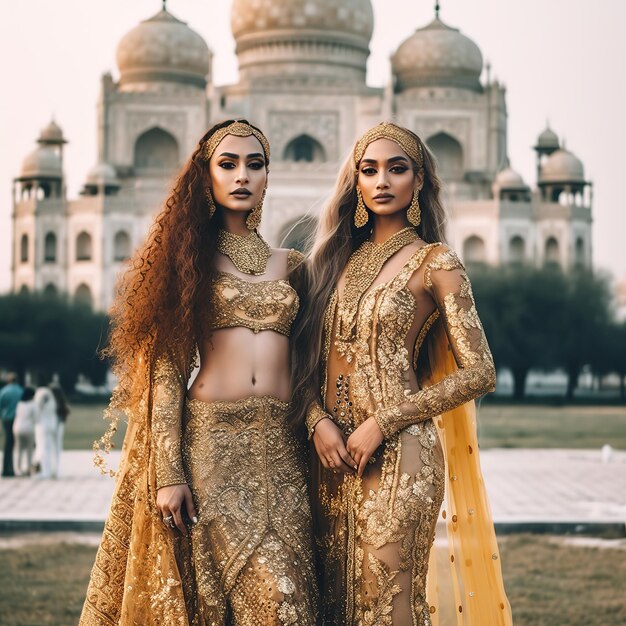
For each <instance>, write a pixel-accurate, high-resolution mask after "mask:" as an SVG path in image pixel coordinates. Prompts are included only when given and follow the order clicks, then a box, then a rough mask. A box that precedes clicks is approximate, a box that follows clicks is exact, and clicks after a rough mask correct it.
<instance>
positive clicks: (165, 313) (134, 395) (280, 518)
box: [80, 120, 317, 626]
mask: <svg viewBox="0 0 626 626" xmlns="http://www.w3.org/2000/svg"><path fill="white" fill-rule="evenodd" d="M269 159H270V149H269V144H268V142H267V139H266V138H265V136H264V135H263V134H262V133H261V131H260V130H259V129H258V128H256V127H254V126H252V125H250V124H249V123H248V122H247V121H245V120H239V121H235V120H230V121H227V122H224V123H222V124H217V125H216V126H214V127H213V128H212V129H211V130H210V131H209V132H207V133H206V135H204V137H202V139H201V140H200V143H199V145H198V147H197V148H196V150H195V151H194V153H193V154H192V155H191V158H190V159H189V161H188V163H187V164H186V165H185V166H184V168H183V170H182V172H181V174H180V176H179V178H178V181H177V182H176V184H175V186H174V190H173V192H172V194H171V196H170V197H169V199H168V200H167V202H166V205H165V208H164V209H163V211H162V212H161V213H160V214H159V215H158V216H157V218H156V220H155V224H154V226H153V228H152V230H151V232H150V234H149V236H148V239H147V242H146V244H145V245H144V246H143V248H142V249H141V250H139V251H138V252H137V254H136V255H135V257H134V261H133V263H132V266H131V269H130V271H129V272H128V273H127V274H126V276H125V277H124V280H123V283H122V286H121V290H120V293H119V295H118V297H117V300H116V302H115V304H114V306H113V311H112V315H113V325H114V328H113V331H112V335H111V342H110V345H109V347H108V349H107V351H106V352H107V354H108V355H110V356H111V357H113V360H114V372H115V374H116V375H117V377H118V379H119V385H118V387H117V388H116V390H115V392H114V395H113V398H112V400H111V404H110V406H109V409H108V415H109V417H111V419H112V420H113V423H112V427H111V429H110V431H109V433H108V434H107V435H105V437H104V438H103V440H102V441H101V442H100V443H101V444H103V445H104V447H105V448H108V447H110V441H111V436H112V433H113V432H114V431H115V428H116V424H117V420H118V419H119V418H120V416H121V414H126V415H127V416H128V421H129V424H128V430H127V434H126V437H125V440H124V446H123V450H122V462H121V464H120V470H119V472H118V478H117V484H116V490H115V494H114V497H113V502H112V505H111V511H110V514H109V517H108V519H107V522H106V525H105V531H104V535H103V538H102V543H101V546H100V549H99V551H98V554H97V557H96V563H95V565H94V568H93V571H92V575H91V581H90V584H89V589H88V592H87V599H86V601H85V605H84V608H83V613H82V616H81V621H80V624H81V626H92V625H93V626H95V625H98V626H100V625H104V624H124V625H126V624H127V625H129V626H130V625H131V624H133V625H135V624H137V625H139V624H141V625H142V626H152V625H153V626H157V625H160V626H162V625H165V624H167V625H168V626H169V625H180V626H218V625H219V626H225V625H226V624H228V625H231V626H252V625H256V624H263V625H266V624H267V625H273V624H275V625H277V626H278V625H279V624H298V625H301V626H307V625H313V624H315V617H316V604H317V595H316V593H317V592H316V582H315V572H314V567H313V559H312V546H311V545H310V541H311V527H310V510H309V502H308V496H307V487H306V480H305V467H304V458H305V455H304V453H303V450H302V442H301V441H300V440H299V439H298V437H297V436H296V435H295V434H294V432H293V430H292V429H291V428H290V427H289V425H288V423H287V419H286V416H287V411H288V408H289V404H288V403H289V400H290V378H289V373H290V365H289V349H290V348H289V335H290V331H291V326H292V323H293V321H294V319H295V317H296V315H297V313H298V308H299V296H298V291H297V289H298V287H299V283H298V281H299V279H300V275H301V271H302V267H301V262H302V256H301V255H300V254H299V253H298V252H296V251H294V250H289V251H288V250H274V249H271V248H270V247H269V246H268V245H267V243H265V241H264V240H263V239H262V238H261V236H260V235H259V234H258V232H257V230H256V229H257V227H258V225H259V222H260V218H261V208H262V203H263V198H264V196H265V189H266V187H267V177H268V165H269ZM197 354H199V360H200V362H199V372H198V374H197V376H196V377H195V379H194V381H193V384H192V385H191V386H190V387H189V389H188V386H189V381H190V373H191V370H192V369H193V366H194V362H195V360H196V355H197Z"/></svg>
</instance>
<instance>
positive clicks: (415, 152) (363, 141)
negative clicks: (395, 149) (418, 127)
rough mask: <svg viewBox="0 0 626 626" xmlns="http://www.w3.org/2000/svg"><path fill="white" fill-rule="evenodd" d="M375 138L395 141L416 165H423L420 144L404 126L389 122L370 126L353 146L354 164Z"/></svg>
mask: <svg viewBox="0 0 626 626" xmlns="http://www.w3.org/2000/svg"><path fill="white" fill-rule="evenodd" d="M377 139H390V140H391V141H395V142H396V143H397V144H398V145H399V146H400V147H401V148H402V149H403V150H404V151H405V152H406V153H407V154H408V155H409V157H410V158H411V159H412V160H413V161H415V163H416V164H417V167H422V165H424V155H423V154H422V146H421V145H420V143H419V142H418V141H415V137H413V136H412V135H411V134H410V133H408V132H407V131H406V130H404V128H400V126H396V125H395V124H391V123H389V122H381V123H380V124H378V126H374V127H373V128H370V129H369V130H368V131H367V132H366V133H365V134H364V135H363V136H362V137H361V138H360V139H359V140H358V141H357V142H356V145H355V146H354V165H355V166H356V167H358V166H359V163H360V162H361V159H362V158H363V155H364V154H365V150H366V149H367V146H369V145H370V144H371V143H372V142H373V141H376V140H377Z"/></svg>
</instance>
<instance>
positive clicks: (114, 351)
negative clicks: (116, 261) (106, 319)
mask: <svg viewBox="0 0 626 626" xmlns="http://www.w3.org/2000/svg"><path fill="white" fill-rule="evenodd" d="M234 121H235V120H226V121H224V122H221V123H219V124H216V125H215V126H213V127H212V128H211V129H210V130H209V131H208V132H207V133H206V134H205V135H204V136H203V137H202V138H201V139H200V141H199V143H198V145H197V147H196V149H195V150H194V152H193V153H192V154H191V156H190V157H189V160H188V161H187V163H186V164H185V165H184V166H183V168H182V169H181V171H180V173H179V175H178V177H177V179H176V182H175V184H174V186H173V189H172V192H171V194H170V196H169V197H168V199H167V201H166V202H165V206H164V208H163V209H162V211H161V212H160V213H159V214H158V215H157V216H156V218H155V220H154V223H153V225H152V228H151V229H150V231H149V234H148V237H147V239H146V241H145V243H144V244H143V246H141V247H140V248H139V249H138V250H137V251H136V253H135V254H134V256H133V258H132V260H131V262H130V267H129V269H128V271H127V272H126V273H125V274H124V275H123V277H122V279H121V281H120V284H119V287H118V293H117V297H116V299H115V302H114V303H113V306H112V308H111V311H110V315H111V325H112V330H111V334H110V340H109V344H108V346H107V347H106V348H105V349H104V350H103V351H102V352H103V355H104V356H105V357H109V358H111V359H112V369H113V373H114V374H115V375H116V377H117V378H118V380H119V384H118V387H117V389H116V404H117V406H118V408H121V407H129V406H132V405H133V403H134V402H136V401H138V400H139V398H140V396H141V394H142V392H143V391H144V388H145V380H144V379H143V378H142V374H143V373H144V372H145V371H146V366H148V365H149V364H151V363H153V362H154V360H155V359H156V358H158V357H159V356H161V355H163V354H167V355H168V356H169V358H171V359H173V360H174V362H175V363H176V364H177V366H178V367H179V369H180V371H181V372H186V371H187V368H188V367H189V359H190V356H193V355H192V351H193V350H194V346H195V344H196V342H198V341H201V340H202V339H203V338H204V336H205V333H206V328H207V327H208V326H210V324H207V320H208V319H210V315H211V311H210V308H209V307H210V304H209V303H210V297H209V288H210V282H211V279H212V277H213V274H214V272H215V269H214V255H215V250H216V242H217V231H218V228H219V227H220V225H221V224H222V218H221V214H220V211H219V210H218V211H217V212H216V214H215V215H214V217H213V218H211V219H210V218H209V209H208V206H207V198H206V195H205V193H206V188H207V187H208V186H209V184H210V178H209V167H208V163H207V162H206V161H205V160H204V159H203V157H202V151H203V149H204V146H205V143H206V141H207V140H208V139H209V138H210V137H211V136H212V135H213V134H214V133H215V132H216V131H218V130H219V129H221V128H223V127H225V126H229V125H230V124H232V123H233V122H234ZM238 121H241V122H244V123H246V124H248V122H247V121H246V120H238ZM257 130H258V129H257ZM259 132H261V131H259ZM267 165H268V164H267V162H266V167H267ZM148 371H149V368H148Z"/></svg>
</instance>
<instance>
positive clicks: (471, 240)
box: [463, 235, 487, 265]
mask: <svg viewBox="0 0 626 626" xmlns="http://www.w3.org/2000/svg"><path fill="white" fill-rule="evenodd" d="M463 261H464V262H465V263H466V264H467V265H470V264H472V263H485V262H486V261H487V253H486V248H485V241H484V240H483V239H482V237H479V236H478V235H472V236H471V237H468V238H467V239H466V240H465V241H464V242H463Z"/></svg>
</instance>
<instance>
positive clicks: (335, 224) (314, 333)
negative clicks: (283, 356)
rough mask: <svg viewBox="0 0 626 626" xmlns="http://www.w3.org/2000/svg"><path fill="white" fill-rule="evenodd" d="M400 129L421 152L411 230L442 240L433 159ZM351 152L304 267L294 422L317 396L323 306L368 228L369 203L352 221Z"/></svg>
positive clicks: (442, 220) (353, 176)
mask: <svg viewBox="0 0 626 626" xmlns="http://www.w3.org/2000/svg"><path fill="white" fill-rule="evenodd" d="M403 130H404V131H405V132H406V133H407V134H409V135H410V136H411V137H412V138H413V139H414V141H415V142H416V143H417V144H418V145H419V146H420V147H421V149H422V154H423V157H424V164H423V166H422V168H423V170H424V184H423V187H422V189H421V191H420V208H421V216H422V219H421V223H420V225H419V226H417V227H416V231H417V233H418V235H419V236H420V237H421V238H422V239H423V240H424V241H425V242H427V243H434V242H437V241H441V242H443V241H445V222H446V213H445V210H444V208H443V205H442V203H441V199H440V195H441V181H440V180H439V177H438V176H437V166H436V159H435V157H434V156H433V154H432V153H431V152H430V150H429V149H428V148H427V147H426V146H425V145H424V143H423V142H422V140H421V139H420V138H419V137H418V136H417V135H416V134H415V133H413V132H412V131H410V130H408V129H406V128H404V129H403ZM353 155H354V148H353V150H352V151H351V153H350V156H349V157H348V159H346V161H345V162H344V164H343V165H342V167H341V170H340V171H339V176H338V178H337V184H336V186H335V191H334V193H333V195H332V196H331V198H330V200H329V201H328V202H327V204H326V205H325V206H324V208H323V209H322V213H321V215H320V219H319V223H318V227H317V232H316V235H315V240H314V243H313V248H312V250H311V255H310V259H309V263H308V267H307V281H306V284H307V288H306V291H307V295H306V297H305V301H304V302H303V307H302V309H301V314H300V315H299V316H298V318H297V319H296V322H295V325H294V329H293V331H292V337H293V340H292V345H293V354H292V360H293V367H292V389H293V402H292V405H291V406H292V408H291V418H290V421H291V423H292V424H293V425H294V426H296V427H297V426H298V425H300V424H302V422H303V421H304V418H305V417H306V412H307V410H308V408H309V407H310V405H311V404H312V403H313V402H315V401H317V400H318V399H319V394H320V388H321V385H320V383H321V380H320V373H321V372H320V364H321V356H322V341H323V322H324V312H325V309H326V306H327V304H328V301H329V299H330V297H331V294H332V292H333V290H334V289H335V287H336V285H337V281H338V280H339V277H340V276H341V273H342V272H343V270H344V268H345V266H346V264H347V262H348V259H349V258H350V255H351V254H352V253H353V252H354V251H355V250H356V249H357V248H358V247H359V246H360V245H361V244H362V243H363V242H364V241H365V240H366V239H367V238H368V237H369V236H370V234H371V232H372V225H373V222H374V215H373V213H372V212H371V211H370V210H369V209H368V210H367V212H368V216H369V220H368V222H367V224H366V225H365V226H364V227H362V228H357V227H356V226H355V225H354V211H355V208H356V204H357V194H356V187H357V176H356V174H355V171H356V170H357V167H356V165H357V164H355V163H354V156H353ZM412 163H413V172H414V175H415V176H417V175H418V173H419V171H420V169H422V168H420V166H419V165H418V164H417V163H415V162H414V161H412ZM407 208H408V207H407Z"/></svg>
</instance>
